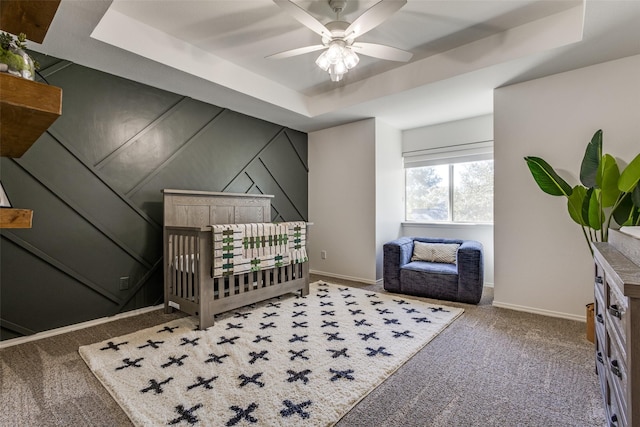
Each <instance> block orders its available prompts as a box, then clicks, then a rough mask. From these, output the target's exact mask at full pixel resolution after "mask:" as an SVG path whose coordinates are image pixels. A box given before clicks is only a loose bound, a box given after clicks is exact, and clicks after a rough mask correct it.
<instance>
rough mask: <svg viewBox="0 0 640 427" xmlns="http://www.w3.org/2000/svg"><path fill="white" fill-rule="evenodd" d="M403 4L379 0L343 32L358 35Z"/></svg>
mask: <svg viewBox="0 0 640 427" xmlns="http://www.w3.org/2000/svg"><path fill="white" fill-rule="evenodd" d="M274 1H275V0H274ZM405 4H407V0H381V1H380V2H378V3H376V4H374V5H373V6H371V7H370V8H369V9H367V10H366V11H365V12H364V13H363V14H362V15H360V16H359V17H358V18H357V19H356V20H355V21H353V23H352V24H351V25H349V26H348V27H347V29H346V30H345V32H344V33H345V35H346V36H347V37H354V38H355V37H359V36H361V35H362V34H364V33H366V32H367V31H369V30H372V29H374V28H375V27H377V26H378V25H380V24H382V23H383V22H384V20H385V19H387V18H388V17H390V16H391V15H393V14H394V13H396V12H397V11H398V10H400V8H402V6H404V5H405Z"/></svg>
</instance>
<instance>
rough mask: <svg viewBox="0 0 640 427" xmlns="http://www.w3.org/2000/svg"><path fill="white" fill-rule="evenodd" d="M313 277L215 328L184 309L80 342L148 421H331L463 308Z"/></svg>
mask: <svg viewBox="0 0 640 427" xmlns="http://www.w3.org/2000/svg"><path fill="white" fill-rule="evenodd" d="M310 287H311V291H310V294H309V295H308V296H307V297H304V298H300V297H297V296H294V295H291V296H288V297H281V298H278V299H272V300H269V301H265V302H263V303H260V304H256V305H253V306H247V307H244V308H242V309H240V310H237V311H233V312H229V313H225V314H223V315H220V316H219V317H217V318H216V324H215V325H214V326H213V327H211V328H209V329H207V330H206V331H198V330H196V319H195V318H183V319H179V320H175V321H172V322H169V323H166V324H164V325H159V326H156V327H152V328H149V329H144V330H141V331H138V332H136V333H133V334H129V335H125V336H122V337H118V338H114V339H110V340H106V341H103V342H101V343H97V344H92V345H89V346H84V347H81V348H80V350H79V352H80V355H81V356H82V358H83V359H84V360H85V362H86V363H87V365H88V366H89V368H90V369H91V370H92V371H93V373H94V374H95V375H96V377H97V378H98V379H99V380H100V381H101V382H102V384H103V385H104V386H105V387H106V388H107V389H108V390H109V392H110V393H111V395H112V396H113V397H114V398H115V400H116V401H117V402H118V404H119V405H120V406H121V407H122V408H123V409H124V411H125V412H126V413H127V415H128V416H129V418H131V420H132V421H133V423H134V424H136V425H138V426H160V425H203V426H250V425H256V426H258V425H259V426H300V425H309V426H326V425H333V424H334V423H336V422H337V421H338V420H339V419H340V418H341V417H342V416H343V415H344V414H346V413H347V412H348V411H349V410H350V409H351V408H352V407H353V406H354V405H355V404H356V403H358V402H359V401H360V400H361V399H362V398H363V397H364V396H366V395H367V394H368V393H369V392H370V391H371V390H373V389H374V388H375V387H376V386H377V385H378V384H380V383H381V382H382V381H384V379H385V378H387V377H388V376H389V375H391V374H392V373H393V372H394V371H395V370H396V369H398V368H399V367H400V366H401V365H402V364H403V363H404V362H406V361H407V360H408V359H409V358H410V357H411V356H412V355H414V354H415V353H416V352H417V351H418V350H420V349H421V348H422V347H423V346H424V345H425V344H427V343H428V342H429V341H431V340H432V339H433V338H434V337H435V336H436V335H437V334H438V333H439V332H440V331H442V330H443V329H444V328H445V327H446V326H447V325H449V324H450V323H451V322H452V321H453V320H455V319H456V318H457V317H458V316H459V315H460V314H462V312H463V310H462V309H459V308H452V307H446V306H440V305H433V304H428V303H424V302H420V301H416V300H411V299H405V298H401V297H399V296H396V295H387V294H381V293H374V292H367V291H364V290H361V289H357V288H351V287H340V286H337V285H332V284H327V283H323V282H316V283H313V284H311V286H310ZM425 381H428V378H425Z"/></svg>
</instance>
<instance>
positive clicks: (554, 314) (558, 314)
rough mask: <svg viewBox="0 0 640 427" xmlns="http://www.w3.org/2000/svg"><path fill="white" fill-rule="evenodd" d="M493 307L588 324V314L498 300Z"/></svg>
mask: <svg viewBox="0 0 640 427" xmlns="http://www.w3.org/2000/svg"><path fill="white" fill-rule="evenodd" d="M492 305H493V306H494V307H499V308H506V309H509V310H515V311H524V312H526V313H533V314H540V315H542V316H549V317H558V318H560V319H568V320H576V321H578V322H584V323H586V321H587V315H586V314H585V315H584V316H580V315H577V314H569V313H562V312H560V311H552V310H544V309H542V308H535V307H527V306H524V305H517V304H509V303H506V302H500V301H496V300H494V301H493V304H492Z"/></svg>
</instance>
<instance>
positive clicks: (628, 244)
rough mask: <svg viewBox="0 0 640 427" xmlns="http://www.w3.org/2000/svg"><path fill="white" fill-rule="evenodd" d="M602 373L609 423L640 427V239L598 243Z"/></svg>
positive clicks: (621, 236) (612, 237) (614, 236)
mask: <svg viewBox="0 0 640 427" xmlns="http://www.w3.org/2000/svg"><path fill="white" fill-rule="evenodd" d="M593 248H594V261H595V283H594V297H595V306H594V311H595V312H594V315H595V320H596V321H595V332H596V333H595V335H596V340H595V345H596V371H597V373H598V379H599V381H600V388H601V390H602V396H603V399H604V405H605V411H606V416H607V424H606V425H608V426H611V427H613V426H615V427H640V239H638V238H636V237H633V236H631V235H628V234H625V233H622V232H619V231H616V230H610V231H609V242H608V243H594V244H593Z"/></svg>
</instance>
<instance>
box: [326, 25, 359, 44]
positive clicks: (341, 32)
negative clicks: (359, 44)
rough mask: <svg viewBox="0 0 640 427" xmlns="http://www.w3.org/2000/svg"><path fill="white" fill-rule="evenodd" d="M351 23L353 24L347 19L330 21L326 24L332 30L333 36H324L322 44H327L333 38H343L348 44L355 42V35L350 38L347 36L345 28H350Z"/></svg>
mask: <svg viewBox="0 0 640 427" xmlns="http://www.w3.org/2000/svg"><path fill="white" fill-rule="evenodd" d="M349 25H351V24H349V23H348V22H345V21H332V22H328V23H327V24H326V25H325V26H326V27H327V30H329V31H331V37H329V36H323V37H322V44H324V45H325V46H326V45H328V44H329V43H330V42H331V41H332V40H343V41H344V42H345V43H346V44H347V45H351V44H353V41H354V38H353V37H349V38H348V39H347V38H345V30H346V29H347V28H349Z"/></svg>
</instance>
